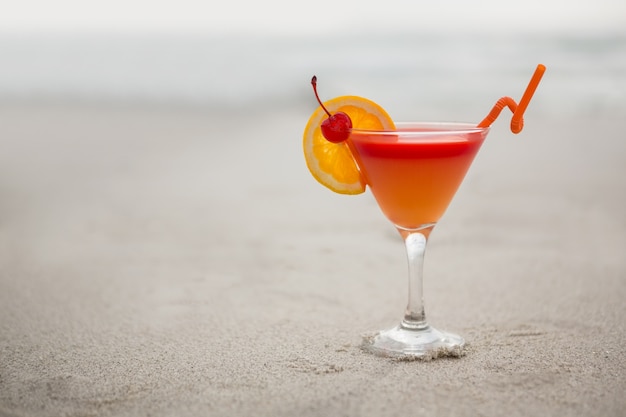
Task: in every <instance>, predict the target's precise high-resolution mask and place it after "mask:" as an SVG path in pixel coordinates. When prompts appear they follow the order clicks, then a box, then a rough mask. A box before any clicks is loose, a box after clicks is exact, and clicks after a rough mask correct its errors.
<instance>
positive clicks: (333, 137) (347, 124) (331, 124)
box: [311, 75, 352, 143]
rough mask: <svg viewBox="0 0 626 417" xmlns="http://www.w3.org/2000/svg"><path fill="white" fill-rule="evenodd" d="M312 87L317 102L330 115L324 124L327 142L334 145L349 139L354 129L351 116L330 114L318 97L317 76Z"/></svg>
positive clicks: (339, 113)
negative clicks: (351, 130)
mask: <svg viewBox="0 0 626 417" xmlns="http://www.w3.org/2000/svg"><path fill="white" fill-rule="evenodd" d="M311 85H312V86H313V92H314V93H315V98H316V99H317V102H318V103H320V106H322V109H324V111H325V112H326V114H327V115H328V118H327V119H326V120H324V121H323V122H322V126H321V128H322V135H324V137H325V138H326V140H327V141H329V142H333V143H340V142H343V141H344V140H346V139H348V137H349V136H350V129H352V120H350V116H348V115H347V114H345V113H344V112H342V111H338V112H337V113H335V114H330V112H329V111H328V110H326V107H324V105H323V104H322V101H321V100H320V97H319V96H318V95H317V77H316V76H315V75H314V76H313V78H312V79H311Z"/></svg>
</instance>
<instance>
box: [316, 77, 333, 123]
mask: <svg viewBox="0 0 626 417" xmlns="http://www.w3.org/2000/svg"><path fill="white" fill-rule="evenodd" d="M311 85H312V86H313V92H314V93H315V98H316V99H317V102H318V103H320V106H322V109H324V111H325V112H326V114H327V115H328V117H331V114H330V112H329V111H328V110H326V107H324V105H323V104H322V100H320V96H318V95H317V77H316V76H315V75H314V76H313V78H311Z"/></svg>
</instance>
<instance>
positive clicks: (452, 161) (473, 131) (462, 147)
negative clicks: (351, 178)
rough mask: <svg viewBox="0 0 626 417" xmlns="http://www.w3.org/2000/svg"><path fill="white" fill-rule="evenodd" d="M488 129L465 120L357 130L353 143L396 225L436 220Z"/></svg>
mask: <svg viewBox="0 0 626 417" xmlns="http://www.w3.org/2000/svg"><path fill="white" fill-rule="evenodd" d="M488 130H489V129H488V128H477V127H476V126H475V125H469V124H461V123H446V124H444V123H419V124H415V123H414V124H404V125H403V124H399V125H398V126H397V129H396V131H393V132H382V131H376V132H373V131H366V130H356V129H355V130H353V131H352V134H351V135H350V139H349V145H350V147H351V149H352V154H353V156H354V158H355V159H356V161H357V163H358V166H359V168H360V169H361V173H362V174H363V176H364V177H365V182H366V183H367V185H368V186H369V187H370V189H371V191H372V194H374V197H375V198H376V201H377V202H378V205H379V206H380V208H381V210H382V211H383V213H384V214H385V216H387V218H388V219H389V220H390V221H391V222H392V223H393V224H394V225H396V226H398V227H401V228H403V229H418V228H421V227H424V226H425V225H428V224H434V223H436V222H437V221H438V220H439V219H440V218H441V216H442V215H443V213H444V212H445V210H446V208H447V207H448V204H450V201H452V198H453V197H454V194H455V193H456V191H457V189H458V188H459V185H460V184H461V182H462V181H463V178H464V177H465V174H466V172H467V170H468V169H469V167H470V165H471V163H472V161H473V160H474V157H475V156H476V153H477V152H478V150H479V149H480V146H481V145H482V143H483V141H484V139H485V137H486V135H487V132H488Z"/></svg>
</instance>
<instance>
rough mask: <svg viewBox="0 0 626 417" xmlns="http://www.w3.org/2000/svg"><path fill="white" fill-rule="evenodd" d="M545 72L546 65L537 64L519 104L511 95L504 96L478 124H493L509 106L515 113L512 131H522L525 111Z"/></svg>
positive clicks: (487, 125) (512, 119)
mask: <svg viewBox="0 0 626 417" xmlns="http://www.w3.org/2000/svg"><path fill="white" fill-rule="evenodd" d="M544 72H546V67H545V65H543V64H539V65H537V69H535V73H534V74H533V76H532V78H531V79H530V82H529V83H528V87H526V91H524V95H523V96H522V98H521V100H520V101H519V104H517V103H516V102H515V100H513V99H512V98H511V97H502V98H501V99H500V100H498V101H497V102H496V104H495V105H494V106H493V108H492V109H491V111H490V112H489V114H488V115H487V117H485V118H484V119H483V121H482V122H480V123H479V124H478V127H489V126H491V124H492V123H493V122H495V121H496V119H497V118H498V116H499V115H500V112H501V111H502V109H503V108H504V107H508V108H509V109H510V110H511V112H512V113H513V117H512V118H511V132H513V133H519V132H521V131H522V128H523V127H524V118H523V116H524V112H525V111H526V108H527V107H528V103H530V99H531V98H532V97H533V94H535V90H536V89H537V86H538V85H539V81H541V77H543V73H544Z"/></svg>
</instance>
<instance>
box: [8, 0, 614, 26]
mask: <svg viewBox="0 0 626 417" xmlns="http://www.w3.org/2000/svg"><path fill="white" fill-rule="evenodd" d="M1 3H4V4H2V7H1V10H2V13H1V14H0V32H5V33H37V32H39V33H84V32H98V33H168V34H171V33H180V34H185V33H209V34H211V33H239V34H249V33H274V34H306V35H311V34H324V33H340V32H342V31H346V30H348V31H349V30H374V31H377V30H378V31H393V30H398V31H402V30H405V29H408V28H414V29H418V30H419V29H423V30H438V31H451V32H454V31H459V30H461V31H463V30H473V31H490V32H496V31H519V30H524V31H528V30H531V31H570V32H572V31H574V32H576V31H579V32H583V33H585V32H590V31H591V32H593V31H598V30H600V31H606V30H608V31H622V32H623V31H624V28H625V27H626V1H624V0H518V1H516V2H514V1H508V0H473V1H472V0H435V1H433V0H428V1H426V0H378V1H368V0H343V1H342V0H313V1H311V2H308V3H307V2H304V1H298V0H220V1H216V0H98V1H94V0H19V1H12V0H0V4H1Z"/></svg>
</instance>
